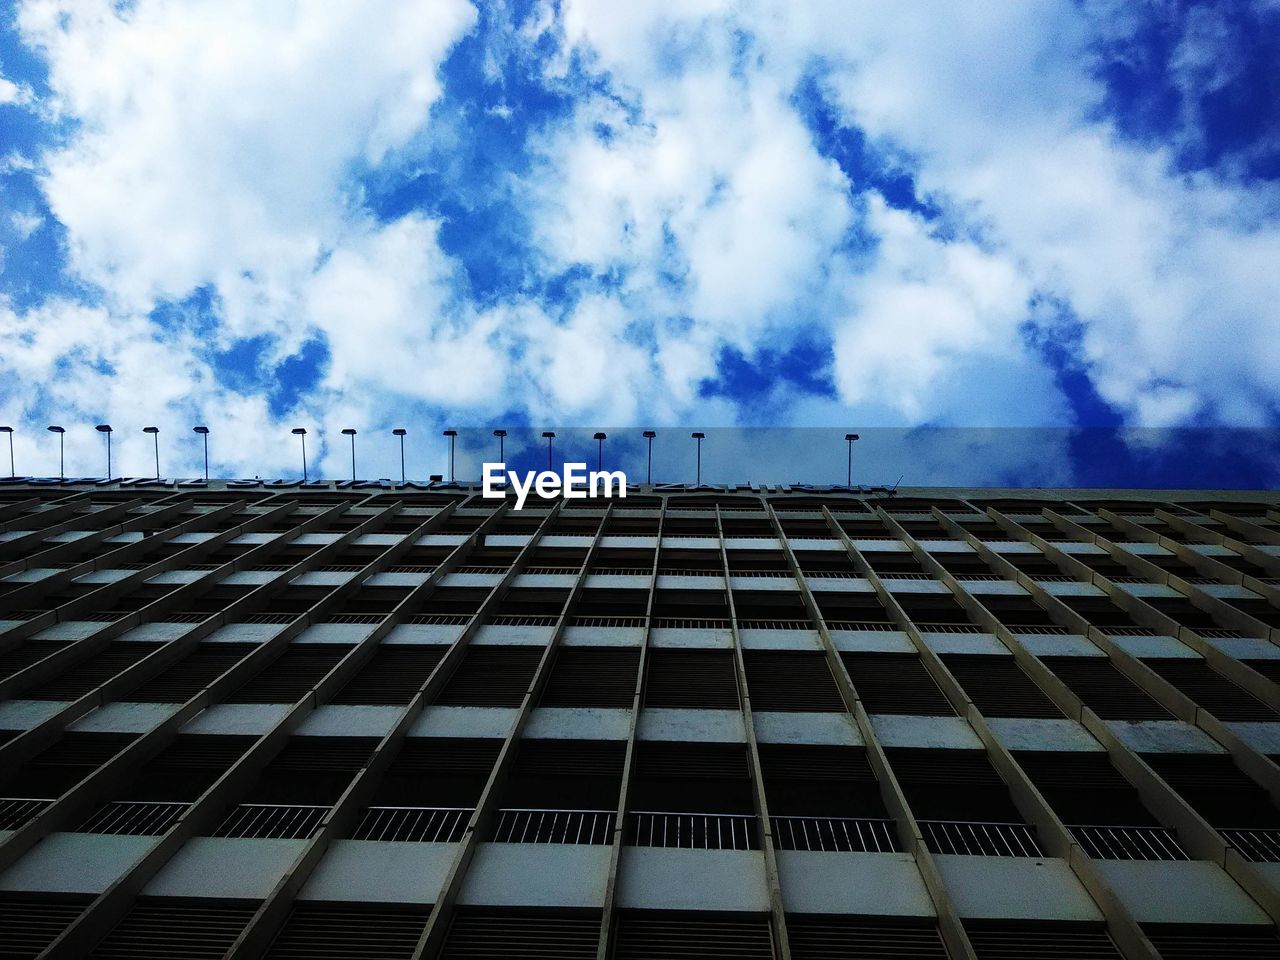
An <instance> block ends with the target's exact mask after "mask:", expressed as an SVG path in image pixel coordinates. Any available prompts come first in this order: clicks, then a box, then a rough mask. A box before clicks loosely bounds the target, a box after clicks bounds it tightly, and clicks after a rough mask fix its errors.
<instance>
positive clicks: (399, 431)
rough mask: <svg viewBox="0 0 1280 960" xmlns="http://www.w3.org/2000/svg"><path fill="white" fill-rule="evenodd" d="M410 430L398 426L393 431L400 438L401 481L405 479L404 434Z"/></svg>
mask: <svg viewBox="0 0 1280 960" xmlns="http://www.w3.org/2000/svg"><path fill="white" fill-rule="evenodd" d="M408 432H409V431H408V430H406V429H405V428H404V427H396V428H395V429H394V430H392V431H391V433H392V434H393V435H395V436H397V437H399V438H400V483H401V484H403V483H404V482H405V481H404V435H405V434H406V433H408Z"/></svg>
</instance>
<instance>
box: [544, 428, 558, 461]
mask: <svg viewBox="0 0 1280 960" xmlns="http://www.w3.org/2000/svg"><path fill="white" fill-rule="evenodd" d="M542 435H543V436H544V437H545V438H546V440H547V469H548V470H550V469H551V442H552V441H553V440H555V438H556V432H555V431H554V430H544V431H542Z"/></svg>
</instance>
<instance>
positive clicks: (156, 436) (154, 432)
mask: <svg viewBox="0 0 1280 960" xmlns="http://www.w3.org/2000/svg"><path fill="white" fill-rule="evenodd" d="M142 432H143V433H149V434H151V439H152V440H154V441H155V445H156V479H157V480H159V479H160V428H159V427H143V428H142Z"/></svg>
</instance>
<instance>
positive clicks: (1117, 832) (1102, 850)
mask: <svg viewBox="0 0 1280 960" xmlns="http://www.w3.org/2000/svg"><path fill="white" fill-rule="evenodd" d="M1067 829H1068V830H1070V831H1071V836H1072V837H1074V838H1075V841H1076V842H1077V843H1078V844H1080V846H1081V847H1082V848H1083V849H1084V852H1085V853H1087V854H1089V856H1091V857H1093V858H1095V859H1097V860H1190V859H1191V858H1190V857H1189V856H1188V855H1187V852H1186V851H1185V850H1183V849H1182V845H1181V844H1180V843H1178V835H1177V834H1176V833H1174V832H1173V831H1172V830H1170V829H1169V828H1168V827H1145V826H1144V827H1108V826H1094V825H1089V824H1083V825H1081V824H1077V825H1075V826H1068V827H1067Z"/></svg>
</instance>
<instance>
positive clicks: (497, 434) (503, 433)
mask: <svg viewBox="0 0 1280 960" xmlns="http://www.w3.org/2000/svg"><path fill="white" fill-rule="evenodd" d="M493 435H494V436H495V437H505V436H506V435H507V431H505V430H495V431H493Z"/></svg>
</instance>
